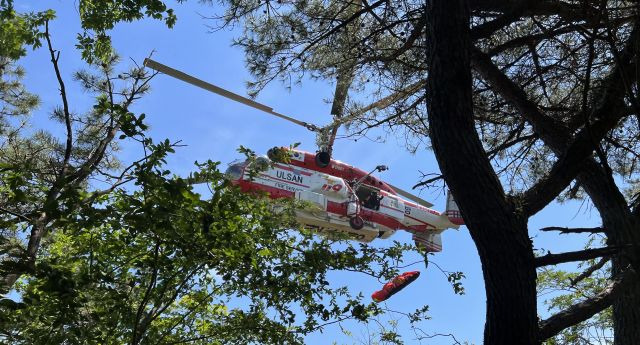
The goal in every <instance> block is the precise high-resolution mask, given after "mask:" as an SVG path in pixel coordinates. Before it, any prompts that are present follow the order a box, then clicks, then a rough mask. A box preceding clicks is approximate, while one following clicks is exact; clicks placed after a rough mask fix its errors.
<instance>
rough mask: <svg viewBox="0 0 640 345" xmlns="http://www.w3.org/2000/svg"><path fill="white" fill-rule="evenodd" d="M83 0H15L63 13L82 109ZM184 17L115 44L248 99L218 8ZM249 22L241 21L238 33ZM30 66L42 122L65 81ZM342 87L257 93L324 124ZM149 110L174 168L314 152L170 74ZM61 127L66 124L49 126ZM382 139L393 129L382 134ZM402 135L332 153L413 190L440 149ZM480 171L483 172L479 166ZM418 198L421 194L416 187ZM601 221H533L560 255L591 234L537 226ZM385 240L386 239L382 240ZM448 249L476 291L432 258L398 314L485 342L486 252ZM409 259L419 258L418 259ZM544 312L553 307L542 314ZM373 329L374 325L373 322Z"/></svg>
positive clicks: (556, 210)
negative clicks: (171, 151) (287, 149)
mask: <svg viewBox="0 0 640 345" xmlns="http://www.w3.org/2000/svg"><path fill="white" fill-rule="evenodd" d="M74 3H76V2H75V1H62V0H57V1H36V0H27V1H22V0H18V1H16V7H17V9H18V10H19V11H29V10H40V9H44V8H54V9H56V12H57V15H58V19H57V20H56V21H54V22H52V23H51V24H50V30H51V32H52V35H53V44H54V46H55V47H56V49H59V50H61V57H60V65H61V66H60V67H61V69H62V73H63V76H64V77H65V81H66V83H67V88H68V90H69V91H68V93H69V95H70V96H69V98H70V102H71V107H72V110H73V111H77V112H82V111H85V110H86V109H87V108H88V107H89V106H90V105H91V102H92V100H91V97H90V96H89V95H87V94H85V93H83V92H82V91H81V90H80V88H79V87H78V85H77V84H76V83H74V82H73V81H72V79H71V77H70V76H71V74H72V72H74V71H76V70H78V69H80V68H83V64H82V62H81V60H80V56H79V53H78V51H77V50H76V49H75V48H74V44H75V37H76V33H77V32H79V22H78V15H77V10H76V9H75V8H74V7H73V6H74ZM174 8H175V9H176V14H177V16H178V22H177V24H176V26H175V28H174V29H171V30H170V29H167V28H166V27H165V26H164V24H163V23H161V22H159V21H151V20H143V21H139V22H135V23H128V24H120V25H118V26H117V27H116V28H115V30H114V31H113V32H112V37H113V43H114V45H115V47H116V49H117V51H118V52H119V54H120V55H121V56H122V59H123V62H122V65H123V67H126V66H128V65H130V64H131V60H130V59H133V60H135V61H137V62H138V63H142V61H143V59H144V58H145V57H146V56H147V55H149V53H150V52H151V51H154V55H153V57H154V59H155V60H157V61H159V62H162V63H164V64H167V65H169V66H172V67H174V68H177V69H181V70H183V71H184V72H186V73H189V74H192V75H195V76H197V77H199V78H201V79H204V80H206V81H209V82H212V83H215V84H217V85H219V86H222V87H224V88H227V89H229V90H231V91H234V92H236V93H239V94H245V90H246V88H245V82H246V81H248V80H250V79H251V76H250V75H249V73H248V72H247V71H246V69H245V65H244V56H243V52H242V51H241V50H240V49H239V48H237V47H231V39H232V38H233V37H234V35H237V34H238V32H239V31H233V30H231V31H229V30H228V31H218V32H215V33H210V32H209V29H208V28H207V26H206V25H207V24H211V23H210V22H208V21H207V20H205V19H203V18H202V17H201V15H200V14H202V15H211V14H213V13H215V12H216V11H218V13H219V11H220V10H219V9H216V8H213V7H209V6H202V5H198V4H197V3H196V1H191V2H188V3H186V4H183V5H178V4H175V6H174ZM238 29H239V28H238ZM22 63H23V65H24V66H25V68H26V70H27V76H26V84H27V86H28V87H29V88H30V89H31V90H32V91H34V92H36V93H37V94H38V95H39V96H40V97H41V99H42V106H41V107H40V109H39V110H38V112H36V114H34V120H35V123H36V125H35V126H36V127H37V126H38V125H39V124H40V125H43V126H49V125H50V124H51V122H49V121H48V120H47V119H48V116H49V114H50V112H51V109H52V108H53V107H54V106H56V105H58V104H59V95H58V91H57V85H56V84H55V83H54V81H55V77H54V75H53V70H52V68H51V65H50V62H49V57H48V52H47V51H46V50H44V49H39V50H37V51H35V52H31V53H30V54H29V55H28V57H27V58H25V59H23V61H22ZM332 92H333V85H332V84H331V83H330V82H314V81H310V80H305V81H304V82H303V83H302V85H299V86H294V87H293V88H292V89H291V90H290V91H289V90H287V89H285V88H284V87H283V86H282V85H280V84H278V83H277V82H275V83H273V84H271V85H270V86H269V87H267V88H266V89H265V90H264V91H263V92H262V93H261V94H260V95H259V96H258V98H257V100H258V101H259V102H262V103H264V104H267V105H269V106H271V107H273V108H274V110H276V111H278V112H281V113H284V114H287V115H291V116H294V117H297V118H299V119H301V120H304V121H308V122H312V123H317V124H324V123H327V122H329V121H330V116H329V111H330V106H331V105H330V104H329V103H327V102H326V101H325V100H327V99H330V98H331V96H332ZM135 110H136V111H138V112H144V113H146V114H147V117H146V120H147V122H148V123H149V124H150V125H151V129H150V134H151V136H152V137H153V138H154V139H157V140H161V139H164V138H169V139H171V140H174V141H175V140H182V143H183V144H185V145H187V146H186V147H183V148H180V149H179V150H178V151H177V154H175V155H173V156H172V158H171V159H170V161H169V164H170V166H171V168H172V170H173V171H174V172H176V173H179V174H184V173H188V172H189V171H192V170H193V162H194V161H196V160H197V161H204V160H207V159H212V160H215V161H221V162H223V164H226V163H228V162H231V161H232V160H234V159H236V158H240V155H239V154H238V153H237V152H236V148H238V147H239V146H240V145H244V146H247V147H249V148H251V149H253V150H255V151H256V152H258V153H265V152H266V150H268V149H269V148H270V147H273V146H282V145H285V146H286V145H289V144H291V143H294V142H301V148H302V149H304V150H307V151H314V150H315V146H314V143H315V137H314V135H313V134H312V133H311V132H308V131H306V130H305V129H303V128H301V127H298V126H296V125H293V124H290V123H288V122H285V121H282V120H280V119H277V118H273V117H270V116H269V115H266V114H264V113H261V112H259V111H257V110H254V109H252V108H248V107H246V106H243V105H241V104H237V103H234V102H232V101H230V100H227V99H224V98H222V97H219V96H217V95H214V94H211V93H208V92H206V91H204V90H201V89H198V88H196V87H193V86H191V85H188V84H185V83H183V82H181V81H178V80H175V79H172V78H170V77H167V76H162V75H160V76H158V77H157V78H156V79H155V80H154V81H153V83H152V92H151V94H149V95H148V96H146V97H145V98H144V99H143V100H141V101H140V102H139V103H138V104H137V105H136V107H135ZM51 130H52V131H54V132H58V133H61V132H60V131H61V130H62V128H51ZM378 134H383V133H378ZM402 143H403V140H402V139H401V138H396V137H395V136H393V135H391V136H388V137H387V140H386V142H385V143H374V142H372V141H370V140H367V139H360V140H358V141H357V142H356V141H353V140H338V141H337V142H336V145H335V148H334V158H336V159H340V160H342V161H345V162H348V163H350V164H353V165H355V166H358V167H360V168H362V169H364V170H371V169H372V168H373V167H375V166H376V165H378V164H385V165H388V166H389V167H390V170H389V171H386V172H384V173H382V174H379V175H378V176H379V177H381V178H382V179H384V180H386V181H389V182H390V183H392V184H394V185H397V186H399V187H401V188H404V189H406V190H409V189H410V187H411V186H412V185H414V184H415V183H416V182H417V181H418V179H419V176H420V172H421V171H422V172H438V171H439V170H438V167H437V165H436V162H435V158H434V156H433V153H432V152H430V151H428V150H426V149H424V148H422V149H420V150H419V151H418V152H417V153H416V154H413V155H412V154H409V153H408V152H407V151H406V150H405V149H404V148H403V146H402ZM121 154H122V157H123V159H124V160H125V161H126V160H130V159H133V158H135V157H139V155H140V152H139V150H138V148H137V147H135V146H133V145H128V144H124V145H123V151H122V153H121ZM470 173H473V172H470ZM417 193H418V192H417ZM420 196H421V197H422V198H424V199H426V200H429V201H431V202H433V203H434V204H435V206H434V208H435V209H437V210H443V209H444V202H445V200H444V199H445V198H444V196H443V195H441V194H439V193H438V192H435V191H434V192H428V191H425V192H422V193H420ZM598 222H599V217H598V214H597V212H596V211H595V210H593V209H592V208H591V207H590V206H588V205H587V204H584V205H582V204H580V203H577V202H572V203H568V204H563V205H562V206H558V205H555V204H554V205H552V206H550V207H547V208H546V209H545V210H543V211H542V212H540V213H539V214H538V215H536V216H535V217H534V218H532V220H531V221H530V235H531V236H532V237H533V238H534V243H535V246H536V247H537V248H544V249H548V250H551V251H552V252H559V251H561V250H567V249H580V248H581V246H582V240H581V238H580V237H576V236H572V237H569V236H564V237H559V236H558V235H555V234H538V232H537V231H535V230H536V229H539V228H541V227H544V226H551V225H561V226H571V227H577V226H594V225H597V223H598ZM392 239H395V240H399V241H410V235H409V234H407V233H403V232H399V233H397V234H396V235H394V237H392ZM378 245H384V243H380V242H378ZM443 247H444V251H443V252H442V253H439V254H437V255H435V256H433V257H432V258H433V261H434V262H436V263H437V264H438V265H440V266H441V267H442V268H444V269H446V270H449V271H463V272H464V273H465V275H466V279H465V280H464V282H463V283H464V287H465V290H466V294H465V295H464V296H457V295H454V294H453V291H452V289H451V287H450V286H449V284H448V282H447V281H446V278H445V277H444V276H443V275H442V273H441V272H439V271H438V270H437V269H435V267H433V266H432V267H430V268H429V269H427V270H425V269H424V265H423V264H417V265H414V266H412V267H410V268H408V270H415V269H417V270H420V271H422V275H421V277H420V278H419V279H418V280H417V281H416V282H414V283H413V284H412V285H411V286H409V287H408V288H406V289H405V290H403V291H402V292H401V293H399V294H398V295H395V296H394V297H393V298H392V299H390V300H389V301H388V302H387V306H388V307H389V308H390V309H393V310H398V311H402V312H412V311H414V310H415V308H417V307H419V306H421V305H423V304H429V305H430V316H431V318H432V319H431V320H429V321H427V322H425V323H423V324H422V325H421V328H422V329H423V330H424V331H425V332H426V333H429V334H432V333H452V334H454V335H455V336H456V338H457V339H458V340H460V341H462V340H467V341H470V342H472V343H475V344H480V343H481V339H482V331H483V326H484V313H485V295H484V287H483V280H482V271H481V267H480V262H479V259H478V256H477V252H476V249H475V247H474V245H473V242H472V241H471V238H470V236H469V233H468V231H467V230H466V228H465V227H462V228H461V229H460V230H459V231H454V230H449V231H447V232H445V233H444V234H443ZM409 261H411V260H409ZM332 279H333V281H332V283H334V284H336V286H339V285H343V284H346V285H348V286H349V287H350V288H351V290H352V292H354V293H357V292H362V293H363V294H364V295H365V296H369V295H370V294H371V293H372V292H373V291H375V290H376V289H378V288H379V287H380V285H381V284H380V283H379V282H377V281H376V280H375V279H372V278H370V277H367V276H364V275H359V274H356V273H338V274H333V275H332ZM539 312H540V313H541V314H542V315H543V316H544V315H545V310H544V309H543V308H541V309H540V311H539ZM346 326H347V328H348V329H349V330H350V331H351V332H352V333H353V334H354V337H346V336H344V335H343V334H342V332H341V331H340V329H339V328H338V327H337V326H336V327H328V328H326V329H325V331H324V333H322V334H320V333H318V334H314V335H311V336H309V337H308V338H307V340H308V343H309V344H327V343H330V342H331V341H334V340H335V341H337V342H338V343H340V344H342V343H345V344H351V343H359V341H360V340H365V338H366V329H365V328H364V327H363V326H362V325H360V324H355V323H354V324H348V325H346ZM370 329H371V330H373V329H375V325H371V327H370ZM405 332H406V334H405V336H406V338H405V339H406V340H407V343H413V341H412V340H411V339H413V334H411V333H409V332H408V331H406V330H405ZM422 343H423V344H447V343H450V342H449V341H448V339H447V338H434V339H432V340H423V341H422Z"/></svg>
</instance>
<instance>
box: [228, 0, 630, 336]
mask: <svg viewBox="0 0 640 345" xmlns="http://www.w3.org/2000/svg"><path fill="white" fill-rule="evenodd" d="M223 3H224V4H225V5H226V6H227V7H226V12H225V13H224V14H222V15H219V16H218V17H217V19H218V20H219V22H218V23H219V25H220V27H225V26H227V25H231V24H235V23H242V24H243V25H244V29H245V30H244V32H243V33H242V35H240V36H239V37H238V38H237V40H236V44H237V45H240V46H242V47H243V48H244V49H245V51H246V55H247V59H248V62H247V64H248V67H249V69H250V70H251V71H252V72H253V74H254V75H255V78H256V81H255V83H253V84H250V87H252V88H253V90H254V91H259V90H260V89H262V88H263V87H264V85H265V84H266V83H268V82H270V81H272V80H274V79H281V80H282V81H284V82H285V83H286V84H287V85H291V84H292V81H294V82H295V81H300V80H302V78H303V77H306V76H309V75H310V76H311V77H315V78H322V79H326V80H331V79H334V78H336V79H337V78H339V77H342V76H341V71H343V70H345V69H350V68H353V70H354V75H355V76H356V78H355V83H354V84H353V86H351V88H350V90H349V91H352V92H360V95H361V96H362V99H367V100H376V101H374V102H372V103H370V104H368V105H366V104H365V105H362V104H357V103H355V102H353V101H352V103H351V104H350V105H349V111H348V112H346V113H347V114H348V115H346V116H344V117H343V118H341V119H337V120H336V119H334V123H349V124H350V127H349V130H350V134H352V135H360V134H362V133H364V132H366V131H367V130H368V129H370V128H373V127H379V126H388V128H391V129H393V128H400V129H403V130H406V131H407V132H408V133H411V134H415V135H417V136H418V137H419V138H424V137H426V136H427V135H430V136H431V138H434V137H436V136H437V137H439V138H443V139H442V143H443V144H442V145H441V149H440V151H438V150H436V155H437V156H439V157H438V160H439V163H440V167H441V169H442V171H443V174H444V179H446V180H447V182H448V184H449V187H450V188H451V189H452V191H453V192H454V194H456V199H457V200H458V201H459V205H460V206H461V210H462V212H463V214H465V220H467V221H468V222H467V225H470V226H469V229H470V230H471V232H472V236H473V237H474V240H475V241H476V244H477V245H478V246H479V248H478V249H479V250H478V252H479V253H480V255H481V256H482V261H483V270H484V272H485V279H487V280H490V279H494V281H487V282H486V284H487V285H486V286H487V288H488V289H492V290H493V291H491V292H488V296H496V298H495V300H493V299H491V298H490V300H489V301H488V302H489V305H490V307H488V309H489V310H492V312H491V313H489V314H495V315H490V316H492V317H495V319H492V320H488V321H487V325H488V326H491V327H496V329H497V328H499V327H500V325H501V324H502V322H501V321H499V320H506V319H508V318H511V317H512V316H511V315H509V316H507V315H497V314H498V313H497V312H495V311H496V310H499V309H500V308H493V307H492V306H493V303H494V302H495V303H496V305H500V304H501V303H503V302H501V301H498V300H499V299H500V298H505V297H508V296H511V294H510V293H509V294H503V293H501V291H504V290H507V289H516V287H515V285H519V284H521V285H520V286H521V287H522V288H521V291H520V292H521V294H520V296H527V297H526V298H525V297H523V298H520V299H519V300H518V301H517V302H516V303H520V302H521V303H523V305H525V304H526V305H527V308H523V310H518V311H519V312H520V311H521V312H522V313H521V316H522V318H521V319H519V320H524V321H523V322H522V324H523V325H524V324H526V325H525V326H523V327H525V328H526V329H527V330H526V331H524V329H523V332H520V333H521V334H520V336H524V335H525V333H526V334H529V335H532V336H530V337H529V338H534V336H533V334H537V333H538V332H537V331H538V330H536V329H535V327H537V326H538V325H537V324H536V323H535V322H533V321H535V316H536V315H535V312H534V309H535V303H531V301H532V300H533V298H530V297H532V296H530V295H531V293H532V291H533V289H532V288H531V287H532V286H534V284H535V269H536V260H534V255H533V254H534V253H533V245H532V244H531V241H529V233H528V229H527V226H526V223H527V222H526V219H528V218H529V217H531V216H533V215H534V214H536V213H537V212H539V211H540V210H541V209H543V208H544V207H545V206H546V205H548V204H549V203H551V202H552V201H553V200H558V199H559V200H565V199H567V198H586V197H589V198H590V199H591V200H592V201H593V203H594V205H595V206H596V207H597V208H598V211H599V212H600V216H601V217H602V220H603V221H602V223H603V232H604V233H605V234H606V235H607V236H608V238H609V241H608V242H607V243H608V244H614V245H620V246H624V245H629V243H639V237H638V232H637V231H636V229H637V226H638V224H639V219H640V218H638V217H639V216H640V208H639V207H638V201H637V200H633V199H632V198H629V196H633V198H637V196H638V194H637V193H636V191H637V186H636V183H637V181H638V178H637V174H638V157H640V156H639V154H638V151H639V150H638V143H639V142H638V138H640V136H639V135H638V110H639V109H640V108H639V107H638V104H639V102H638V101H639V99H640V98H639V97H638V75H637V73H635V71H636V70H637V69H636V65H637V61H638V56H639V55H640V53H639V52H638V46H639V45H638V40H639V37H640V34H639V32H640V29H639V28H640V22H639V19H638V18H640V16H639V11H638V6H637V3H636V2H633V1H543V2H535V1H534V2H528V3H522V4H519V5H518V6H513V4H512V3H511V2H509V1H474V2H446V1H443V2H429V1H428V2H414V1H398V2H386V1H375V2H367V1H362V2H356V3H355V4H354V3H353V2H346V1H329V2H321V1H276V2H272V1H259V2H255V1H242V0H239V1H225V2H223ZM434 4H437V5H434ZM445 4H446V5H445ZM352 6H356V7H357V10H356V11H351V7H352ZM429 6H431V7H429ZM445 6H449V7H448V9H453V8H456V10H457V11H456V12H455V13H453V12H454V11H449V13H447V14H446V15H450V18H448V19H451V18H454V17H455V16H457V17H455V18H461V19H460V21H459V23H463V24H461V26H460V27H459V29H460V31H459V32H457V33H456V34H452V33H451V29H452V26H453V25H451V26H448V27H446V26H444V24H443V23H444V22H446V21H442V22H441V21H440V18H442V17H443V13H446V11H443V13H440V16H439V17H437V18H431V20H429V19H427V16H426V14H429V13H430V12H429V11H428V10H427V8H435V7H437V8H444V7H445ZM456 6H458V7H456ZM347 9H349V10H347ZM354 23H358V24H359V25H353V24H354ZM449 24H451V21H450V22H449ZM435 25H443V26H442V28H443V30H442V31H440V32H438V33H437V35H438V36H437V37H435V35H436V33H435V31H434V30H435V29H434V27H435ZM463 26H464V27H463ZM345 32H346V33H347V34H348V36H349V37H350V38H351V40H350V41H348V42H346V44H345V41H344V36H345V35H343V34H344V33H345ZM429 35H431V36H429ZM447 35H449V36H447ZM453 36H456V39H457V38H462V39H464V40H465V42H463V43H462V44H460V45H461V46H462V48H460V50H459V51H458V50H456V51H455V52H453V49H451V50H448V49H440V48H442V46H438V44H441V45H448V44H449V43H450V42H448V39H451V38H453ZM427 37H429V39H430V40H431V41H433V42H431V41H429V40H428V39H427ZM436 39H441V41H438V42H437V43H436V42H435V41H437V40H436ZM447 48H452V47H450V46H448V47H447ZM441 52H444V53H451V54H452V55H450V56H447V57H446V58H443V59H441V60H437V61H439V62H441V63H442V61H444V60H446V61H447V63H448V62H449V61H458V60H460V61H461V62H460V64H461V65H459V66H456V67H459V68H450V70H445V71H439V72H441V73H442V76H443V77H442V79H440V82H441V83H440V84H437V85H430V87H429V88H428V89H427V87H425V86H426V77H427V71H429V69H430V68H432V67H433V66H430V65H429V62H430V61H429V59H430V58H434V56H436V55H438V53H441ZM455 54H458V55H455ZM458 57H463V58H464V59H457V58H458ZM467 58H468V59H469V61H467V60H466V59H467ZM462 64H464V66H462ZM444 65H446V64H441V65H437V67H440V68H442V66H444ZM467 68H469V71H467ZM471 69H472V70H473V73H472V71H471ZM429 73H431V71H430V72H429ZM458 73H459V75H458ZM455 76H459V77H460V78H456V77H455ZM467 76H468V77H469V84H470V85H461V82H462V81H466V80H467V79H466V77H467ZM429 79H430V80H434V78H432V75H429ZM467 86H469V88H470V94H472V96H471V97H470V99H466V98H465V99H462V96H460V99H454V100H453V102H451V103H452V105H451V107H450V108H448V109H444V110H443V111H442V114H438V115H439V116H441V117H442V118H446V120H444V121H443V122H442V128H439V130H440V132H438V133H437V134H438V135H436V134H434V133H435V131H434V129H433V128H432V123H433V121H432V120H433V119H434V118H435V116H434V115H433V114H435V113H437V111H433V109H431V110H430V111H429V112H428V114H427V111H426V105H427V103H426V102H425V99H428V98H430V97H433V95H434V94H436V95H437V96H441V97H442V98H443V99H441V100H442V102H443V103H442V104H447V102H449V101H450V100H451V98H452V97H455V95H456V92H458V91H459V90H461V88H465V89H464V91H465V92H466V87H467ZM442 90H445V91H444V92H441V91H442ZM460 92H461V93H460V94H458V95H463V96H465V97H466V94H465V93H464V92H462V91H460ZM434 103H437V102H434ZM442 104H440V105H442ZM470 104H472V106H470V107H468V108H466V105H470ZM454 105H455V106H454ZM463 106H464V107H463ZM456 107H457V108H456ZM463 108H464V109H463ZM454 110H455V111H459V112H463V113H464V114H459V115H460V122H458V123H456V122H455V121H454V119H453V115H452V114H451V113H452V112H453V111H454ZM427 117H429V123H427ZM463 120H464V121H469V122H463ZM467 125H468V126H467ZM464 126H467V127H465V131H464V133H463V134H462V135H460V136H459V137H457V136H456V135H458V134H460V133H461V132H462V129H461V128H462V127H464ZM476 139H477V140H476ZM454 140H457V141H454ZM425 141H426V140H425ZM434 142H435V140H434ZM435 145H436V144H435V143H434V146H435ZM467 147H472V148H473V150H471V151H469V152H466V151H464V150H462V149H460V150H458V148H467ZM444 152H447V155H444V154H443V153H444ZM464 153H468V155H467V156H464V155H463V154H464ZM554 156H555V157H556V158H557V159H552V158H551V157H554ZM461 162H462V163H461ZM447 166H448V167H450V168H449V169H448V171H447V169H446V168H445V167H447ZM468 166H474V167H475V171H474V174H473V176H468V174H464V173H460V172H461V171H466V169H468ZM479 167H482V168H483V169H484V170H482V171H480V169H479ZM431 182H433V180H430V181H424V183H422V184H423V185H428V184H429V183H431ZM418 185H420V184H418ZM492 186H493V187H492ZM465 196H466V198H465ZM481 196H482V198H480V197H481ZM625 196H627V198H625ZM480 200H482V201H480ZM473 210H475V211H476V212H473ZM498 211H500V212H502V211H504V212H503V213H502V214H501V215H496V212H498ZM469 220H470V222H469ZM476 222H477V223H476ZM474 223H475V224H476V227H474V226H473V224H474ZM497 224H508V226H506V227H505V228H504V229H503V231H499V230H498V228H499V226H498V225H497ZM515 224H518V226H517V227H516V226H515ZM516 228H517V229H516ZM507 238H509V239H507ZM498 246H500V247H498ZM634 246H635V244H634ZM514 248H517V249H514ZM506 249H510V250H513V252H511V253H509V254H506V253H507V251H506ZM637 253H638V251H637V248H634V249H633V250H627V251H624V255H620V256H618V258H617V260H614V265H613V266H614V267H613V270H612V271H613V273H614V274H616V275H618V274H620V273H621V272H625V270H627V269H629V267H630V265H633V266H634V267H637V264H638V262H639V260H640V258H638V256H637ZM503 256H504V257H503ZM516 256H518V257H519V259H517V258H516ZM515 263H518V264H515ZM502 264H505V265H506V264H513V266H514V267H512V268H511V269H508V271H512V272H509V273H510V274H511V273H512V274H511V276H510V277H509V276H507V277H505V276H504V275H503V274H502V273H503V272H499V270H502V271H505V270H506V268H505V267H502ZM518 274H521V276H519V277H521V278H522V279H519V278H518V279H515V280H516V281H515V282H511V283H513V284H510V283H508V281H509V279H513V278H514V277H516V276H517V275H518ZM454 278H455V277H454ZM613 278H618V277H617V276H614V277H613ZM555 282H557V281H555ZM639 287H640V284H635V285H634V288H633V289H632V292H628V293H627V294H626V296H627V297H629V296H630V297H633V301H632V302H629V303H624V301H622V300H621V299H618V300H617V301H616V302H615V303H616V304H617V306H618V308H615V309H614V310H617V311H619V313H618V314H617V315H616V313H615V312H614V317H615V318H617V320H618V321H617V322H618V324H619V325H622V326H621V327H620V328H618V329H617V330H616V331H617V332H619V333H620V334H621V335H620V336H619V338H618V339H626V340H625V341H624V342H623V343H625V344H627V343H628V344H633V343H635V342H636V341H637V340H636V339H637V338H638V333H634V332H635V331H634V329H639V328H638V327H636V326H637V325H638V324H640V320H638V318H637V313H635V312H634V310H637V309H638V306H639V305H640V298H637V296H639V293H640V288H639ZM634 296H635V297H634ZM514 299H518V298H514ZM612 299H613V298H612ZM576 301H577V300H575V299H572V300H570V301H569V300H567V301H565V302H563V303H562V304H557V305H556V307H558V308H560V307H563V306H564V307H566V306H568V305H569V303H570V302H572V303H571V304H572V305H573V302H576ZM514 302H515V301H514ZM559 302H560V300H558V303H559ZM591 302H594V301H593V300H591ZM609 303H611V301H610V302H609ZM588 304H589V303H586V304H581V305H578V306H581V307H585V305H588ZM503 306H504V307H505V308H504V310H509V308H513V305H512V304H510V302H506V303H504V305H503ZM524 309H526V310H524ZM529 309H531V310H529ZM588 309H589V308H577V309H574V310H572V313H573V314H572V316H575V315H576V314H581V313H583V315H584V316H586V315H587V314H589V313H592V312H593V310H591V311H587V310H588ZM555 310H557V309H555ZM527 313H528V314H527ZM525 314H527V315H525ZM501 318H502V319H501ZM566 319H569V318H566ZM556 320H558V319H556ZM542 324H544V322H543V323H542ZM624 325H627V326H624ZM628 325H633V326H628ZM547 329H549V328H547ZM501 330H504V333H505V336H511V335H513V333H511V334H509V332H514V333H518V332H517V331H513V330H506V328H503V329H501ZM622 333H625V334H624V335H622ZM485 334H488V335H492V336H495V337H497V338H496V339H499V338H500V335H499V334H502V333H500V332H496V331H494V330H489V329H487V332H485ZM634 334H635V336H634ZM503 340H504V339H503ZM485 341H487V342H491V340H489V339H485ZM496 341H497V340H496ZM529 341H533V340H532V339H529ZM514 342H516V341H514Z"/></svg>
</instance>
